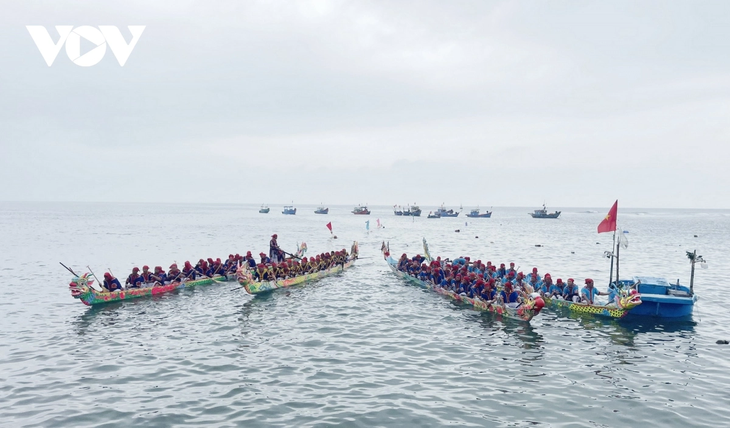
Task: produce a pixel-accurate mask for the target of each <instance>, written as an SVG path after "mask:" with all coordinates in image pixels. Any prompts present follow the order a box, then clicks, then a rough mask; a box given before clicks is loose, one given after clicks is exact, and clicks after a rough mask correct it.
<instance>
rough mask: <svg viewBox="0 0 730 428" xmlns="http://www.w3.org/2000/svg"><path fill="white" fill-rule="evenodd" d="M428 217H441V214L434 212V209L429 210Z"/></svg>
mask: <svg viewBox="0 0 730 428" xmlns="http://www.w3.org/2000/svg"><path fill="white" fill-rule="evenodd" d="M428 218H441V215H440V214H439V213H434V212H433V211H429V213H428Z"/></svg>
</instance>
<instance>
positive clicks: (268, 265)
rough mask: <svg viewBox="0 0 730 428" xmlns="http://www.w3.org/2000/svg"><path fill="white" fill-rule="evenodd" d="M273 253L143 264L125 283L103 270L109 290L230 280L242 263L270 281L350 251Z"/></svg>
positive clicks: (335, 261)
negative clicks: (167, 264)
mask: <svg viewBox="0 0 730 428" xmlns="http://www.w3.org/2000/svg"><path fill="white" fill-rule="evenodd" d="M271 256H273V258H272V257H269V256H267V255H266V254H264V253H259V257H260V260H259V261H258V262H257V261H256V259H254V258H253V256H252V255H251V252H250V251H248V252H247V253H246V255H245V256H241V255H239V254H235V255H233V254H229V256H228V259H227V260H226V261H225V262H221V259H220V258H218V259H215V260H213V259H212V258H208V259H207V260H204V259H200V260H199V261H198V263H197V264H196V265H195V266H193V265H192V263H190V262H189V261H186V262H185V264H184V265H183V268H182V269H179V268H178V266H177V263H173V264H172V265H170V268H169V270H168V271H167V272H165V270H164V269H162V267H161V266H155V269H154V271H150V268H149V266H143V267H142V271H141V272H140V270H139V268H137V267H135V268H134V269H132V273H131V274H130V275H129V276H128V277H127V280H126V281H125V285H124V287H122V284H121V282H120V281H119V279H117V278H115V277H114V276H113V275H112V274H111V273H109V272H107V273H105V274H104V284H103V285H104V288H105V289H106V290H107V291H115V290H122V289H124V288H126V289H133V288H142V287H153V286H159V285H165V284H171V283H173V282H181V281H186V280H196V279H199V278H212V277H219V278H221V279H224V280H227V279H228V277H230V276H235V275H236V271H237V270H238V267H239V266H243V267H246V268H248V269H250V270H251V273H252V276H253V278H254V279H255V280H256V281H271V280H276V279H286V278H291V277H294V276H298V275H304V274H309V273H314V272H317V271H320V270H326V269H329V268H331V267H333V266H337V265H340V264H344V263H345V262H347V261H348V257H349V254H348V252H347V250H344V249H343V250H341V251H331V252H329V253H322V254H319V255H316V256H312V257H309V258H307V257H302V258H301V260H298V257H296V256H295V257H293V258H285V257H284V254H283V253H273V254H271ZM275 260H276V261H275Z"/></svg>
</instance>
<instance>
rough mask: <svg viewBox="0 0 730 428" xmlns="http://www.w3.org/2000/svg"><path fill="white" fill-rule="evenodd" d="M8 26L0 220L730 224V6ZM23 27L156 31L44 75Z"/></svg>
mask: <svg viewBox="0 0 730 428" xmlns="http://www.w3.org/2000/svg"><path fill="white" fill-rule="evenodd" d="M2 10H3V13H2V14H1V15H0V41H1V42H2V43H0V183H2V184H3V185H2V186H0V201H100V202H200V203H217V202H225V203H254V204H260V203H268V204H270V205H272V206H273V205H276V204H289V203H292V202H293V203H294V204H295V205H296V204H297V203H299V204H319V203H324V204H325V205H326V204H332V205H335V204H352V205H357V204H365V203H368V204H372V205H394V204H398V205H406V204H409V203H410V204H413V203H418V204H419V205H422V206H428V205H434V206H436V205H440V204H441V203H445V204H446V205H450V206H456V205H460V204H463V205H464V206H476V205H480V206H483V207H484V206H525V207H535V208H537V207H539V206H540V205H542V204H543V203H546V204H547V205H548V208H552V207H558V208H559V207H610V206H611V205H612V203H613V201H614V200H616V199H619V200H620V201H621V205H622V206H623V207H645V208H652V207H662V208H707V209H712V208H718V209H730V192H728V191H727V189H728V187H729V185H730V168H728V167H727V166H726V163H727V162H728V160H730V120H728V119H729V118H730V117H729V113H730V55H728V52H730V49H729V48H730V25H729V24H730V3H729V2H722V1H717V2H712V1H702V2H689V1H683V2H677V1H641V2H636V1H611V2H606V1H550V2H545V1H509V2H502V1H496V2H493V1H448V2H447V1H423V0H419V1H326V0H318V1H205V2H202V1H184V0H179V1H166V0H161V1H155V2H147V1H137V0H132V1H124V2H121V1H118V2H89V1H65V0H55V1H34V0H27V1H23V2H10V1H7V0H6V1H4V4H3V6H2ZM28 25H43V26H45V28H46V29H47V30H48V32H49V34H50V36H51V39H52V40H53V41H54V42H55V41H57V40H58V37H59V36H58V33H57V32H56V30H55V29H54V27H55V26H56V25H73V26H74V27H79V26H84V25H88V26H92V27H98V26H100V25H113V26H117V27H118V28H119V29H120V31H121V33H122V35H123V36H124V37H125V39H126V41H127V42H129V41H130V40H131V37H132V36H131V33H130V31H129V29H128V28H127V26H128V25H145V29H144V32H143V33H142V35H141V36H140V38H139V40H138V42H137V44H136V46H135V47H134V49H133V51H132V53H131V54H130V56H129V58H128V60H127V62H126V63H125V64H124V66H123V67H122V66H120V65H119V63H118V62H117V60H116V59H115V57H114V55H113V54H112V52H111V51H110V49H107V51H106V54H105V56H104V58H103V59H102V60H101V61H100V62H99V63H98V64H96V65H94V66H89V67H81V66H78V65H76V64H74V63H73V62H72V61H71V60H70V59H69V57H68V56H67V55H66V51H65V49H61V51H60V53H59V55H58V57H57V58H56V59H55V61H54V63H53V64H52V66H50V67H49V66H48V65H47V64H46V62H45V61H44V59H43V57H42V55H41V53H40V51H39V49H38V48H37V47H36V45H35V43H34V41H33V39H32V37H31V35H30V33H29V31H28V29H27V28H26V26H28ZM94 46H95V45H93V44H91V43H90V42H87V41H85V40H83V39H82V44H81V49H82V51H81V53H82V54H83V53H84V52H86V50H88V49H90V48H91V47H94Z"/></svg>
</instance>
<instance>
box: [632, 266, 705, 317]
mask: <svg viewBox="0 0 730 428" xmlns="http://www.w3.org/2000/svg"><path fill="white" fill-rule="evenodd" d="M619 283H620V285H621V286H623V287H631V286H634V287H635V288H636V289H637V291H638V292H639V294H641V300H642V301H643V302H644V303H642V304H641V305H640V306H637V307H635V308H633V309H631V310H630V311H629V315H631V316H632V317H633V316H641V317H655V318H682V317H688V316H690V315H692V311H693V310H694V304H695V302H697V299H698V296H697V295H696V294H691V292H690V289H689V288H687V287H684V286H682V285H677V284H670V283H669V281H667V280H666V279H665V278H658V277H650V276H634V277H633V280H631V281H627V280H621V281H619Z"/></svg>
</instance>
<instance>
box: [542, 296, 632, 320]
mask: <svg viewBox="0 0 730 428" xmlns="http://www.w3.org/2000/svg"><path fill="white" fill-rule="evenodd" d="M543 300H544V301H545V306H550V307H553V308H563V309H568V310H569V311H570V312H574V313H579V314H590V315H594V316H599V317H606V318H623V317H625V316H626V315H628V314H629V311H631V310H632V309H634V308H636V307H638V306H639V305H641V304H642V296H641V295H639V294H638V293H633V294H632V293H631V292H629V291H622V292H621V294H620V297H619V299H617V301H616V304H613V305H589V304H587V303H580V302H571V301H568V300H563V299H556V298H549V297H543Z"/></svg>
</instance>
